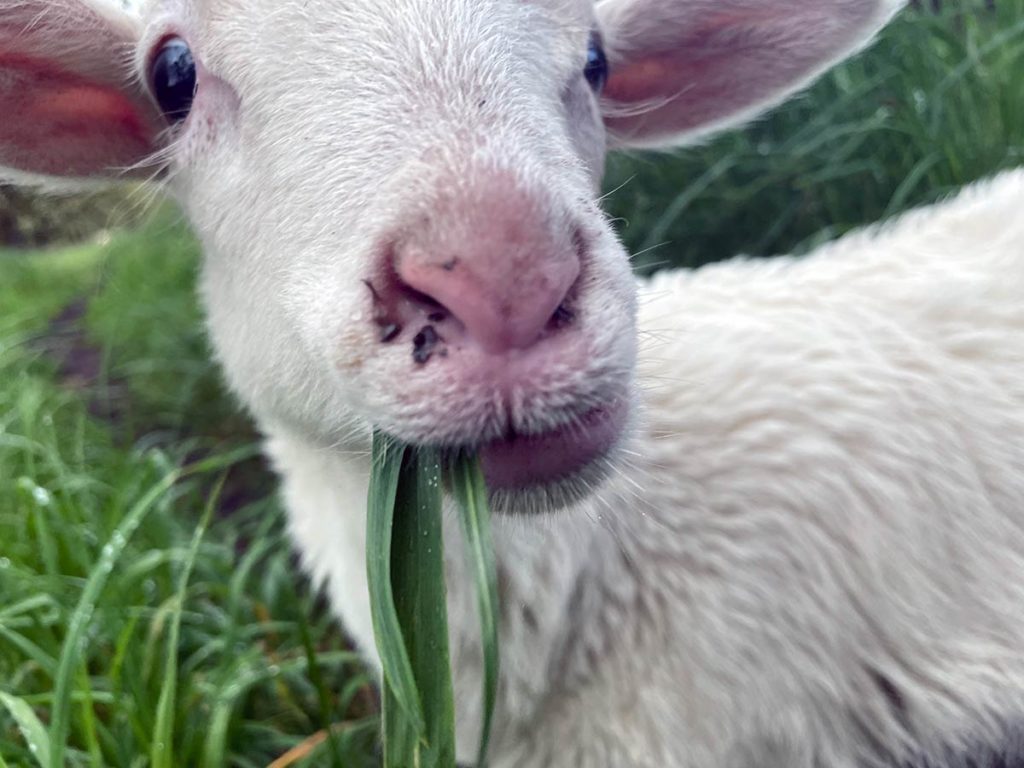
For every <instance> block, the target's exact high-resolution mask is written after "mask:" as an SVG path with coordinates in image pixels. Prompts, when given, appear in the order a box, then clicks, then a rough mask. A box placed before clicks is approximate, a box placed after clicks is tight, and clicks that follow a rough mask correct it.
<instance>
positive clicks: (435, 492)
mask: <svg viewBox="0 0 1024 768" xmlns="http://www.w3.org/2000/svg"><path fill="white" fill-rule="evenodd" d="M441 502H442V491H441V462H440V458H439V456H438V454H437V451H434V450H430V449H419V450H417V451H408V452H407V453H406V456H405V461H404V462H403V463H402V470H401V475H400V478H399V483H398V494H397V498H396V500H395V517H394V522H393V528H392V534H391V554H392V557H391V584H392V588H393V589H394V595H395V609H396V611H397V613H398V618H399V621H400V622H401V625H402V630H403V635H404V638H405V647H406V650H407V651H408V653H409V659H410V661H411V663H412V669H413V675H414V677H415V678H416V685H417V688H418V690H419V695H420V701H421V702H422V703H423V714H424V720H425V725H426V729H425V731H424V732H423V734H422V739H421V742H422V743H421V744H420V747H419V749H418V751H417V754H416V756H417V758H418V762H417V763H416V765H420V766H439V767H440V768H448V766H454V764H455V712H454V710H455V707H454V704H453V701H452V681H451V664H450V662H449V655H448V609H447V590H446V587H445V569H444V538H443V536H442V524H441V513H442V504H441ZM396 765H408V763H407V762H399V763H396Z"/></svg>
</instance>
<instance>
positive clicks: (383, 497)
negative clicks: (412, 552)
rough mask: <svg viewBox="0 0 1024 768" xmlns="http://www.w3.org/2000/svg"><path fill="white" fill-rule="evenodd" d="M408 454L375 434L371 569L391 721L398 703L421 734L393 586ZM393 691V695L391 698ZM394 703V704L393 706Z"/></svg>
mask: <svg viewBox="0 0 1024 768" xmlns="http://www.w3.org/2000/svg"><path fill="white" fill-rule="evenodd" d="M405 453H406V449H405V447H404V446H401V445H399V444H398V443H397V442H396V441H395V440H393V439H392V438H390V437H388V436H387V435H382V434H376V435H374V438H373V471H372V472H371V474H370V492H369V500H368V505H367V506H368V509H367V524H366V573H367V579H368V581H369V586H370V612H371V615H372V618H373V634H374V637H375V639H376V642H377V652H378V654H379V655H380V661H381V667H382V669H383V673H384V681H383V683H384V685H383V688H384V692H385V696H384V704H385V707H384V710H385V711H384V714H385V721H386V720H387V717H388V716H390V714H392V713H393V709H394V706H397V707H399V708H401V710H402V711H403V712H404V713H405V717H406V718H408V720H409V722H410V723H411V724H412V726H413V730H414V731H415V733H417V734H420V733H422V732H423V731H424V728H425V722H424V719H423V706H422V704H421V702H420V698H419V693H418V692H417V690H416V680H415V679H414V677H413V673H412V664H411V662H410V660H409V654H408V652H407V651H406V648H405V642H404V641H403V639H402V626H401V624H400V622H399V620H398V613H397V612H396V610H395V596H394V592H393V590H392V586H391V535H392V527H393V521H394V516H395V500H396V498H397V495H398V479H399V475H400V473H401V469H402V461H403V459H404V457H405ZM389 692H390V693H389ZM389 695H390V696H391V697H393V698H392V700H391V701H390V702H389ZM389 703H391V704H392V706H391V707H389V706H387V705H388V704H389Z"/></svg>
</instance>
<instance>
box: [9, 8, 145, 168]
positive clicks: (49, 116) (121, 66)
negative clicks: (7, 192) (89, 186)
mask: <svg viewBox="0 0 1024 768" xmlns="http://www.w3.org/2000/svg"><path fill="white" fill-rule="evenodd" d="M139 34H140V30H139V26H138V22H137V21H136V20H135V19H134V17H132V16H130V15H128V14H127V13H125V12H123V11H120V10H118V9H117V8H116V7H115V6H114V5H113V4H112V3H111V4H108V3H104V2H102V0H0V115H2V117H0V178H6V179H7V180H12V181H25V180H32V181H43V180H51V185H52V184H54V183H56V184H57V186H60V182H66V181H69V180H79V181H80V180H91V179H103V178H108V179H114V178H125V177H132V176H143V175H145V174H146V172H145V170H144V169H138V168H136V165H137V164H138V163H140V162H142V161H143V160H145V159H146V158H147V157H148V156H150V155H151V154H152V153H153V152H154V151H155V150H156V149H157V141H158V137H159V136H160V132H161V128H162V124H161V123H162V120H161V116H160V114H159V112H158V110H157V108H156V107H155V105H154V104H153V103H152V101H151V100H150V99H149V97H148V96H147V95H146V93H145V91H144V89H143V88H142V87H141V86H140V85H139V84H138V83H137V82H136V81H135V78H134V77H133V76H132V61H133V58H134V56H135V46H136V44H137V41H138V39H139ZM129 169H132V170H129Z"/></svg>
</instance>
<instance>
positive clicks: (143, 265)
mask: <svg viewBox="0 0 1024 768" xmlns="http://www.w3.org/2000/svg"><path fill="white" fill-rule="evenodd" d="M964 5H967V4H961V6H960V7H961V8H963V7H964ZM980 5H981V3H978V6H979V7H980ZM998 5H999V10H998V12H997V14H996V16H995V17H992V16H991V15H989V14H986V13H983V12H979V13H976V14H975V13H965V14H964V15H962V16H960V17H959V18H956V19H954V18H952V16H953V14H952V13H947V14H946V15H945V16H944V17H942V18H938V19H933V18H931V17H928V16H923V15H908V16H906V17H905V18H904V19H903V20H902V21H900V22H899V23H898V24H896V25H895V26H894V27H893V28H891V29H890V30H889V31H888V32H887V33H886V35H885V36H884V38H883V40H882V41H881V42H880V43H879V45H877V46H876V47H875V48H874V49H873V50H872V51H871V52H870V53H869V54H867V55H865V56H863V57H861V58H859V59H857V60H856V61H854V62H852V63H850V64H848V65H846V66H844V67H843V68H841V69H840V70H839V71H838V72H837V73H836V74H834V75H831V76H829V77H827V78H826V79H825V80H824V81H823V82H822V83H821V84H819V85H818V86H817V87H815V88H814V89H813V90H812V91H810V92H809V93H808V94H806V95H805V96H803V97H801V98H800V99H799V100H798V101H797V102H795V103H794V104H793V105H791V106H789V107H786V108H784V109H782V110H779V111H778V112H776V113H775V114H774V115H773V116H771V117H770V118H768V119H766V120H763V121H760V122H758V123H757V124H755V125H753V126H751V127H750V128H749V129H748V130H746V131H744V132H742V133H739V134H735V135H731V136H727V137H724V138H721V139H719V140H716V141H713V142H711V143H709V144H707V145H706V146H701V147H698V148H695V149H693V150H690V151H688V152H686V153H682V154H679V155H678V156H675V157H667V156H639V157H629V158H617V159H615V160H614V161H613V162H612V164H611V168H610V176H609V183H608V188H609V190H616V191H614V192H612V193H611V194H610V196H609V201H608V204H609V208H610V210H611V211H612V212H613V213H614V215H615V216H616V217H618V219H619V220H620V222H621V223H622V232H623V236H624V238H625V239H626V241H627V242H628V244H629V245H630V246H631V248H633V249H634V250H635V251H646V252H644V253H642V254H640V255H639V256H638V257H637V266H638V268H640V269H644V270H649V269H652V268H654V267H656V266H658V265H661V264H676V265H693V264H698V263H702V262H704V261H708V260H713V259H717V258H724V257H727V256H730V255H733V254H735V253H738V252H748V253H772V252H784V251H790V250H801V249H806V248H808V247H810V246H811V245H813V244H814V243H816V242H819V241H820V240H821V239H823V238H825V237H829V236H833V235H835V234H837V233H841V232H844V231H846V230H848V229H850V228H852V227H856V226H858V225H860V224H863V223H865V222H870V221H873V220H876V219H879V218H882V217H885V216H888V215H892V214H895V213H897V212H899V211H900V210H903V209H905V208H906V207H908V206H912V205H916V204H919V203H923V202H928V201H931V200H934V199H937V198H940V197H942V196H944V195H947V194H948V193H949V192H950V191H951V190H953V189H955V188H957V187H958V186H959V185H961V184H963V183H966V182H969V181H971V180H973V179H975V178H978V177H982V176H985V175H988V174H991V173H992V172H994V171H996V170H998V169H1000V168H1003V167H1008V166H1012V165H1017V164H1021V162H1022V160H1024V77H1021V76H1020V73H1022V72H1024V0H1008V1H1004V0H1001V1H1000V2H999V3H998ZM663 243H667V245H662V244H663ZM196 261H197V255H196V248H195V245H194V243H193V242H192V240H191V239H190V237H189V236H188V235H187V234H185V233H184V232H183V230H182V228H181V227H180V226H179V225H177V224H175V223H174V222H173V220H172V219H171V218H169V217H167V216H161V217H158V218H157V219H156V220H155V221H154V222H153V223H152V224H150V225H149V226H148V227H147V228H146V229H145V230H143V231H141V232H138V233H135V234H131V233H126V234H118V235H115V236H114V238H113V240H112V241H111V242H110V243H107V244H103V245H91V246H84V247H80V248H72V249H67V250H62V251H57V252H48V253H37V254H13V253H2V252H0V766H2V765H3V764H6V765H9V766H34V765H36V764H37V758H38V757H39V756H40V755H42V754H43V752H46V751H48V752H49V754H50V755H51V759H52V758H53V756H58V757H59V755H60V754H61V752H62V751H63V753H64V756H65V759H66V763H67V764H68V765H72V766H78V765H81V766H86V765H88V766H92V765H108V766H115V767H117V768H120V767H121V766H125V767H134V766H140V767H141V766H146V765H157V766H266V765H268V764H269V763H270V762H271V761H272V760H273V759H274V758H276V757H278V756H280V755H281V754H282V753H284V752H285V751H287V750H288V749H290V748H292V747H294V746H295V745H297V744H300V743H302V742H303V741H304V740H305V739H306V738H308V737H310V736H312V735H314V734H317V733H319V732H321V731H322V730H323V729H325V728H327V727H329V726H331V727H332V730H331V733H332V734H333V736H334V738H333V739H329V740H325V741H323V742H322V743H321V744H320V745H319V746H318V747H317V748H316V751H315V753H314V754H313V756H312V757H311V758H309V759H307V761H306V762H305V764H306V765H325V764H331V763H334V764H337V765H345V766H356V767H358V766H364V765H377V764H378V763H379V756H378V755H377V743H376V727H377V724H376V718H375V715H374V710H375V707H376V703H375V694H373V693H372V692H371V691H370V689H369V686H368V685H367V676H366V673H365V671H364V670H363V668H362V667H361V665H360V664H359V663H358V662H357V661H356V660H355V659H354V658H353V656H352V654H351V653H350V651H349V649H348V646H347V645H346V642H345V640H344V637H343V636H342V633H341V632H340V630H338V629H337V628H336V627H335V626H334V624H333V623H332V621H331V619H330V617H329V616H328V614H327V612H326V611H325V608H324V606H323V605H322V603H321V601H319V600H317V599H316V598H315V597H314V596H311V595H310V592H309V589H308V587H307V585H306V584H305V583H304V582H303V580H302V578H301V577H300V576H299V575H298V568H297V566H296V563H295V561H294V557H293V555H292V553H291V549H290V547H289V545H288V542H287V540H286V537H285V534H284V524H283V516H282V512H281V509H280V506H279V504H278V501H277V499H276V497H275V495H274V484H273V480H272V479H271V478H270V477H269V475H268V473H267V472H266V469H265V467H263V465H262V463H261V462H260V461H259V459H258V458H255V455H256V451H257V441H256V438H255V435H254V433H253V431H252V427H251V425H249V423H248V422H247V420H246V419H245V417H244V416H243V415H242V414H241V413H240V412H239V410H238V409H237V408H236V406H235V405H234V404H233V403H232V402H231V400H230V398H229V397H227V396H226V395H225V393H224V391H223V388H222V386H221V384H220V379H219V375H218V373H217V372H216V370H215V369H214V367H213V366H212V365H211V364H210V363H209V355H208V350H207V348H206V343H205V341H204V338H203V334H202V331H201V325H200V319H199V314H198V310H197V309H196V306H195V302H194V300H193V297H192V284H193V281H194V270H195V265H196ZM26 732H27V733H28V734H29V735H30V736H32V738H33V739H34V741H35V744H36V752H34V753H33V752H32V751H31V749H30V746H29V744H28V742H27V741H26V738H25V733H26ZM43 733H45V736H44V735H42V734H43ZM55 736H56V737H58V738H53V737H55ZM65 737H66V738H65Z"/></svg>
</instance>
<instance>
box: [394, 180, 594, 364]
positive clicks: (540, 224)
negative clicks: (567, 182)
mask: <svg viewBox="0 0 1024 768" xmlns="http://www.w3.org/2000/svg"><path fill="white" fill-rule="evenodd" d="M553 208H555V206H554V204H553V203H552V202H551V201H550V200H547V199H544V198H543V197H542V196H539V195H536V194H530V193H528V192H526V191H524V190H523V189H522V188H521V187H519V186H517V184H516V182H515V180H514V178H513V177H512V176H511V174H507V173H497V172H491V173H487V174H478V175H477V176H476V177H475V178H473V179H472V180H460V182H459V184H458V186H456V187H454V188H453V189H450V190H445V191H444V192H443V193H442V194H441V195H440V196H439V197H438V198H437V199H436V201H435V202H434V203H433V204H432V205H431V206H430V210H429V211H427V212H426V214H425V217H424V219H423V221H422V223H421V224H420V225H419V226H415V227H410V228H408V229H406V234H405V236H404V238H402V239H401V240H400V241H399V242H398V244H397V245H396V248H395V252H394V258H395V273H396V274H397V276H398V279H399V280H400V281H401V282H402V283H404V284H405V286H407V287H408V288H411V289H413V290H414V291H416V292H418V293H420V294H422V295H423V296H425V297H428V298H429V299H432V300H433V301H436V302H437V303H438V304H440V305H441V306H442V307H444V309H445V310H447V312H449V313H451V315H453V316H454V317H455V318H456V319H457V320H458V321H459V322H460V323H461V324H462V326H464V328H465V331H466V334H467V335H468V336H469V339H470V340H471V341H472V342H473V343H475V344H477V345H478V346H479V347H480V348H481V349H483V350H484V351H485V352H488V353H490V354H501V353H503V352H507V351H510V350H514V349H527V348H529V347H531V346H532V345H533V344H534V343H535V342H537V341H538V340H539V339H540V338H541V336H542V335H543V334H544V332H545V330H546V329H547V328H548V326H549V324H551V323H552V319H553V317H554V315H555V313H556V312H557V311H558V309H559V307H560V306H561V305H562V303H563V302H564V301H565V299H566V296H567V294H568V293H569V290H570V289H571V288H572V286H573V285H574V284H575V282H576V279H577V278H578V277H579V274H580V257H579V253H578V248H577V245H576V243H575V233H574V230H573V229H572V227H571V226H570V225H569V223H568V221H566V220H560V219H562V217H561V216H559V215H558V214H559V213H560V212H558V211H552V209H553Z"/></svg>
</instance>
